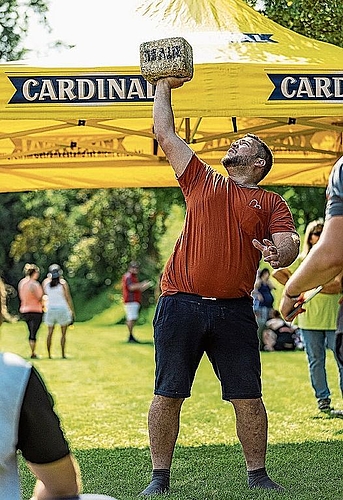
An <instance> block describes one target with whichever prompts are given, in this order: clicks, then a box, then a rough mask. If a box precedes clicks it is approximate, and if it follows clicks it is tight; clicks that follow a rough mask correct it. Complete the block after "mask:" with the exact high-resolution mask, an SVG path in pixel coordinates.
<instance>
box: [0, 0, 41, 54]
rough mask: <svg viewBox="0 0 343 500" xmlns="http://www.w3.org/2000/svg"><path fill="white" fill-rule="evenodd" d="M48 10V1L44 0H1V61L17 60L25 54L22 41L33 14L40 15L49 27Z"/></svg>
mask: <svg viewBox="0 0 343 500" xmlns="http://www.w3.org/2000/svg"><path fill="white" fill-rule="evenodd" d="M47 12H48V2H47V1H44V0H0V61H15V60H17V59H20V58H21V57H22V56H23V55H24V53H25V49H24V47H23V46H22V43H21V42H22V40H23V38H24V36H25V34H26V32H27V29H28V26H29V21H30V18H32V15H35V14H36V15H38V18H39V19H40V21H41V22H42V23H43V24H45V26H46V28H47V29H49V25H48V22H47V19H46V13H47Z"/></svg>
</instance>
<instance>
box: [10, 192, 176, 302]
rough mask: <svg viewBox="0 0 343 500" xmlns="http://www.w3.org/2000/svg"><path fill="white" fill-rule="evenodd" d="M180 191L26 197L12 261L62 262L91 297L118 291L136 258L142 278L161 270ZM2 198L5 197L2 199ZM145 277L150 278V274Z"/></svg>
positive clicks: (36, 194) (73, 282) (43, 264)
mask: <svg viewBox="0 0 343 500" xmlns="http://www.w3.org/2000/svg"><path fill="white" fill-rule="evenodd" d="M180 198H181V196H180V192H179V190H177V189H170V188H169V189H155V190H154V189H97V190H61V191H41V192H31V193H25V194H23V195H22V196H21V202H22V204H23V208H24V209H25V210H26V214H27V215H26V217H25V218H23V219H22V220H21V221H20V222H19V224H18V228H17V231H16V232H15V233H14V234H12V237H13V241H12V244H11V246H10V252H9V254H10V257H11V258H12V259H13V260H14V262H16V263H17V264H18V265H19V264H20V267H23V266H24V264H25V262H35V263H36V264H38V265H39V266H40V267H41V268H42V270H43V271H46V270H47V268H48V266H49V265H50V264H51V263H53V262H56V263H58V264H60V265H61V266H62V267H63V268H64V269H65V270H66V273H67V276H68V277H69V279H70V282H71V288H72V289H73V288H74V289H77V291H78V293H81V294H83V295H84V296H85V297H87V295H89V294H91V295H94V294H96V293H97V292H99V291H100V290H104V289H106V287H113V285H114V284H115V283H116V282H118V280H119V279H120V277H121V275H122V274H123V273H124V272H125V271H126V270H127V267H128V263H129V262H130V260H132V259H134V260H139V261H140V262H141V264H142V266H141V268H142V275H143V276H142V277H150V278H151V277H153V276H157V275H158V274H159V272H160V270H161V266H162V263H161V262H160V254H159V250H158V242H159V240H160V238H161V235H162V234H163V233H164V231H165V220H166V217H167V216H168V213H169V211H170V206H171V205H172V204H173V203H175V201H180ZM0 199H1V198H0ZM144 274H145V275H146V276H144Z"/></svg>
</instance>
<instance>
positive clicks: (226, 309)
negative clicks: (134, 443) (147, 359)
mask: <svg viewBox="0 0 343 500" xmlns="http://www.w3.org/2000/svg"><path fill="white" fill-rule="evenodd" d="M153 325H154V341H155V361H156V373H155V391H154V392H155V394H157V395H160V396H166V397H170V398H187V397H189V396H190V395H191V387H192V384H193V381H194V377H195V373H196V370H197V368H198V366H199V363H200V360H201V358H202V356H203V354H204V353H206V354H207V356H208V358H209V360H210V362H211V363H212V366H213V369H214V372H215V374H216V375H217V377H218V379H219V380H220V383H221V387H222V398H223V399H224V400H230V399H255V398H260V397H261V362H260V352H259V342H258V337H257V323H256V319H255V315H254V312H253V309H252V304H251V301H250V299H249V298H245V297H244V298H239V299H217V300H211V299H204V298H202V297H199V296H197V295H193V294H186V293H177V294H175V295H170V296H166V297H160V299H159V301H158V304H157V307H156V312H155V316H154V321H153Z"/></svg>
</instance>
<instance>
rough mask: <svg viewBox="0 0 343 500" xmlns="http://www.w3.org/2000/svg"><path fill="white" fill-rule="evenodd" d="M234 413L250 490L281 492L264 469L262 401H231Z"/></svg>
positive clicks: (264, 433) (265, 420)
mask: <svg viewBox="0 0 343 500" xmlns="http://www.w3.org/2000/svg"><path fill="white" fill-rule="evenodd" d="M231 403H232V404H233V407H234V409H235V413H236V431H237V436H238V439H239V440H240V442H241V445H242V448H243V453H244V457H245V461H246V465H247V470H248V485H249V487H250V488H264V489H273V490H279V491H283V487H282V486H280V485H279V484H277V483H275V482H274V481H272V480H271V479H270V477H269V476H268V474H267V472H266V469H265V461H266V451H267V431H268V421H267V413H266V409H265V407H264V404H263V401H262V399H260V398H259V399H232V400H231Z"/></svg>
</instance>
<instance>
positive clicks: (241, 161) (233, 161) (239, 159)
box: [221, 154, 251, 168]
mask: <svg viewBox="0 0 343 500" xmlns="http://www.w3.org/2000/svg"><path fill="white" fill-rule="evenodd" d="M221 163H222V165H223V167H225V168H228V167H246V166H248V165H250V163H251V156H248V155H240V156H237V155H235V156H229V155H228V154H226V155H225V156H224V157H223V158H222V159H221Z"/></svg>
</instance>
